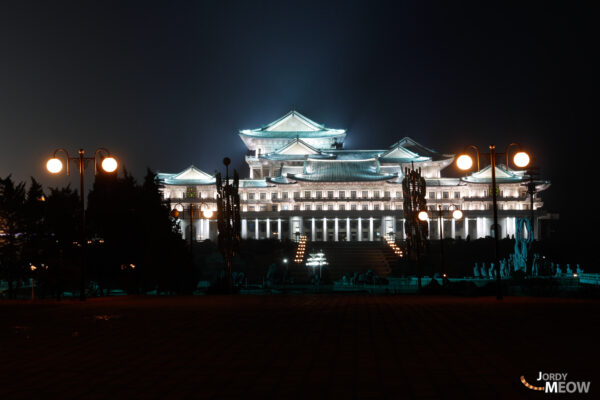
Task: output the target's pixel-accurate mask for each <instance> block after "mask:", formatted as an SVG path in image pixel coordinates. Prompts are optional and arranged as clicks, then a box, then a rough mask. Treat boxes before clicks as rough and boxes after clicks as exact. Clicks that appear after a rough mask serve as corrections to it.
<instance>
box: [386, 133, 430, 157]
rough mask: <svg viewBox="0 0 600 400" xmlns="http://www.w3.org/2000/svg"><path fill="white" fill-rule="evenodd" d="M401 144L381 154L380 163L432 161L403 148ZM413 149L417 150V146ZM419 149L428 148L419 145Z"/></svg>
mask: <svg viewBox="0 0 600 400" xmlns="http://www.w3.org/2000/svg"><path fill="white" fill-rule="evenodd" d="M405 139H407V138H404V139H402V140H405ZM411 140H412V139H411ZM413 142H414V141H413ZM399 143H400V142H398V143H395V144H393V145H392V146H391V147H390V149H389V150H388V151H386V152H385V153H383V154H381V155H380V159H379V161H380V162H382V163H408V162H411V161H414V162H420V161H429V160H431V157H430V156H423V155H420V154H418V153H415V152H414V151H411V150H408V149H407V148H405V147H403V146H402V145H400V144H399ZM414 143H416V142H414ZM412 147H413V148H415V147H417V146H412ZM419 148H423V149H426V147H424V146H421V145H419Z"/></svg>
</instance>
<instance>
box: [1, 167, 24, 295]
mask: <svg viewBox="0 0 600 400" xmlns="http://www.w3.org/2000/svg"><path fill="white" fill-rule="evenodd" d="M25 202H26V196H25V184H24V183H23V182H20V183H18V184H15V183H14V182H13V180H12V178H11V176H10V175H9V176H8V177H6V178H5V179H2V178H0V232H1V233H2V236H0V277H2V278H3V279H6V280H7V281H8V297H9V298H14V297H15V293H14V287H13V285H14V282H15V281H16V280H19V279H22V277H23V272H24V269H23V265H22V259H21V250H22V242H23V239H24V232H25V225H26V224H25V214H24V210H25Z"/></svg>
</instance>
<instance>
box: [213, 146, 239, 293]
mask: <svg viewBox="0 0 600 400" xmlns="http://www.w3.org/2000/svg"><path fill="white" fill-rule="evenodd" d="M230 163H231V160H230V159H229V158H227V157H225V158H224V159H223V164H225V171H226V172H225V179H224V182H223V181H222V180H221V173H220V172H219V173H217V174H216V176H215V178H216V186H217V224H218V230H219V236H218V244H219V251H220V252H221V254H222V255H223V258H224V259H225V264H226V266H227V283H228V287H229V292H232V291H233V276H232V261H233V256H234V255H235V254H236V253H237V252H238V250H239V246H240V227H241V220H240V195H239V193H238V188H239V177H238V173H237V171H236V170H235V169H234V170H233V182H231V183H230V182H229V179H230V178H229V164H230Z"/></svg>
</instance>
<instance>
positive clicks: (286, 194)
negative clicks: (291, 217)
mask: <svg viewBox="0 0 600 400" xmlns="http://www.w3.org/2000/svg"><path fill="white" fill-rule="evenodd" d="M281 196H282V197H283V198H284V199H286V200H287V198H288V192H283V193H281Z"/></svg>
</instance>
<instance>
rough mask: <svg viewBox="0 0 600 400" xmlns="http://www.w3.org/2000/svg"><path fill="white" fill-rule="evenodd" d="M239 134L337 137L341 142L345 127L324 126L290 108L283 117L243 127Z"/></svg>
mask: <svg viewBox="0 0 600 400" xmlns="http://www.w3.org/2000/svg"><path fill="white" fill-rule="evenodd" d="M240 135H242V136H249V137H259V138H289V139H293V138H328V137H329V138H333V137H339V138H340V140H341V141H342V142H343V139H344V138H345V137H346V130H345V129H331V128H326V127H325V126H324V125H322V124H318V123H316V122H314V121H312V120H310V119H309V118H307V117H305V116H304V115H302V114H300V113H299V112H297V111H295V110H292V111H290V112H288V113H287V114H285V115H284V116H283V117H281V118H279V119H277V120H275V121H273V122H271V123H270V124H267V125H265V126H263V127H261V128H258V129H244V130H241V131H240Z"/></svg>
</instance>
